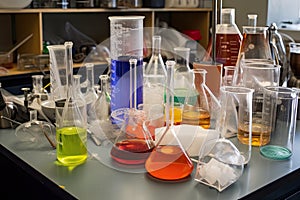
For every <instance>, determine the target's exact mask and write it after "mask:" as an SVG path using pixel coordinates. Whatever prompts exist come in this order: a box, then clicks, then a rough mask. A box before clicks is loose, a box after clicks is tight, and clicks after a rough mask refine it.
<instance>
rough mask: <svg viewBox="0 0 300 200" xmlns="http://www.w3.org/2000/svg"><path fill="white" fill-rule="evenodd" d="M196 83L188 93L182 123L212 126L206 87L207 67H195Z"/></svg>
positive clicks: (204, 126) (205, 126)
mask: <svg viewBox="0 0 300 200" xmlns="http://www.w3.org/2000/svg"><path fill="white" fill-rule="evenodd" d="M193 73H194V77H195V83H194V84H193V86H192V87H191V88H190V89H189V92H188V93H187V96H186V99H185V102H184V106H183V114H182V123H183V124H191V125H200V126H202V127H203V128H206V129H207V128H209V127H210V108H209V102H208V97H207V94H206V93H207V91H206V87H205V76H206V73H207V72H206V70H205V69H193Z"/></svg>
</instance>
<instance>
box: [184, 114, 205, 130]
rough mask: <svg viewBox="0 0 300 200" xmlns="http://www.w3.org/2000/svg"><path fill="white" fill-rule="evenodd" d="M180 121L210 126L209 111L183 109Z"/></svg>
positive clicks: (203, 126)
mask: <svg viewBox="0 0 300 200" xmlns="http://www.w3.org/2000/svg"><path fill="white" fill-rule="evenodd" d="M182 123H183V124H190V125H196V126H201V127H202V128H205V129H208V128H210V113H209V112H208V111H206V110H202V109H199V110H197V111H196V110H184V111H183V114H182Z"/></svg>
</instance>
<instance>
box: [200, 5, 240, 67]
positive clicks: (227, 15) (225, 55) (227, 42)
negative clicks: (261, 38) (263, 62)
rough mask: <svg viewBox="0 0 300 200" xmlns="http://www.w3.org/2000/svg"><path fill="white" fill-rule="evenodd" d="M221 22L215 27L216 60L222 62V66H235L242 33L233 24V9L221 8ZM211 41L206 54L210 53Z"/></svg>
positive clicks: (209, 54) (208, 55) (209, 55)
mask: <svg viewBox="0 0 300 200" xmlns="http://www.w3.org/2000/svg"><path fill="white" fill-rule="evenodd" d="M221 14H222V18H221V23H220V24H217V27H216V61H217V62H218V63H222V64H223V66H235V65H236V62H237V60H238V54H239V49H240V45H241V42H242V34H241V32H240V30H239V29H238V27H237V25H236V24H235V9H234V8H223V9H222V12H221ZM211 54H212V41H211V40H210V42H209V45H208V48H207V56H206V58H205V61H207V60H209V58H208V57H211V56H212V55H211Z"/></svg>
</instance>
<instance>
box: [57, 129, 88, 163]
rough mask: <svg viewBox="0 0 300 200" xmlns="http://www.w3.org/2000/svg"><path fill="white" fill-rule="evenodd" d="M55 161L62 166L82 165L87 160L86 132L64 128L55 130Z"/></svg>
mask: <svg viewBox="0 0 300 200" xmlns="http://www.w3.org/2000/svg"><path fill="white" fill-rule="evenodd" d="M56 141H57V146H56V154H57V160H58V161H59V162H61V163H62V164H63V165H66V166H72V165H79V164H81V163H84V162H85V161H86V159H87V156H88V153H87V146H86V141H87V132H86V129H83V128H79V127H64V128H59V129H57V130H56Z"/></svg>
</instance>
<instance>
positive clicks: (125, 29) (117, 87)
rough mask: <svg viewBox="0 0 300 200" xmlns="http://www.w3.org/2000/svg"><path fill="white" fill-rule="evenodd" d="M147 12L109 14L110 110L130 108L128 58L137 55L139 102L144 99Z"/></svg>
mask: <svg viewBox="0 0 300 200" xmlns="http://www.w3.org/2000/svg"><path fill="white" fill-rule="evenodd" d="M143 19H144V16H110V17H109V20H110V36H111V37H110V47H111V111H114V110H116V109H118V108H129V107H130V105H129V103H130V102H129V99H130V94H129V88H130V87H129V84H130V83H129V82H130V78H129V73H128V72H129V71H130V66H129V59H131V58H135V59H137V65H136V67H137V88H136V90H137V91H136V93H137V102H136V103H137V105H138V104H141V103H143ZM137 105H135V106H136V107H137Z"/></svg>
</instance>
